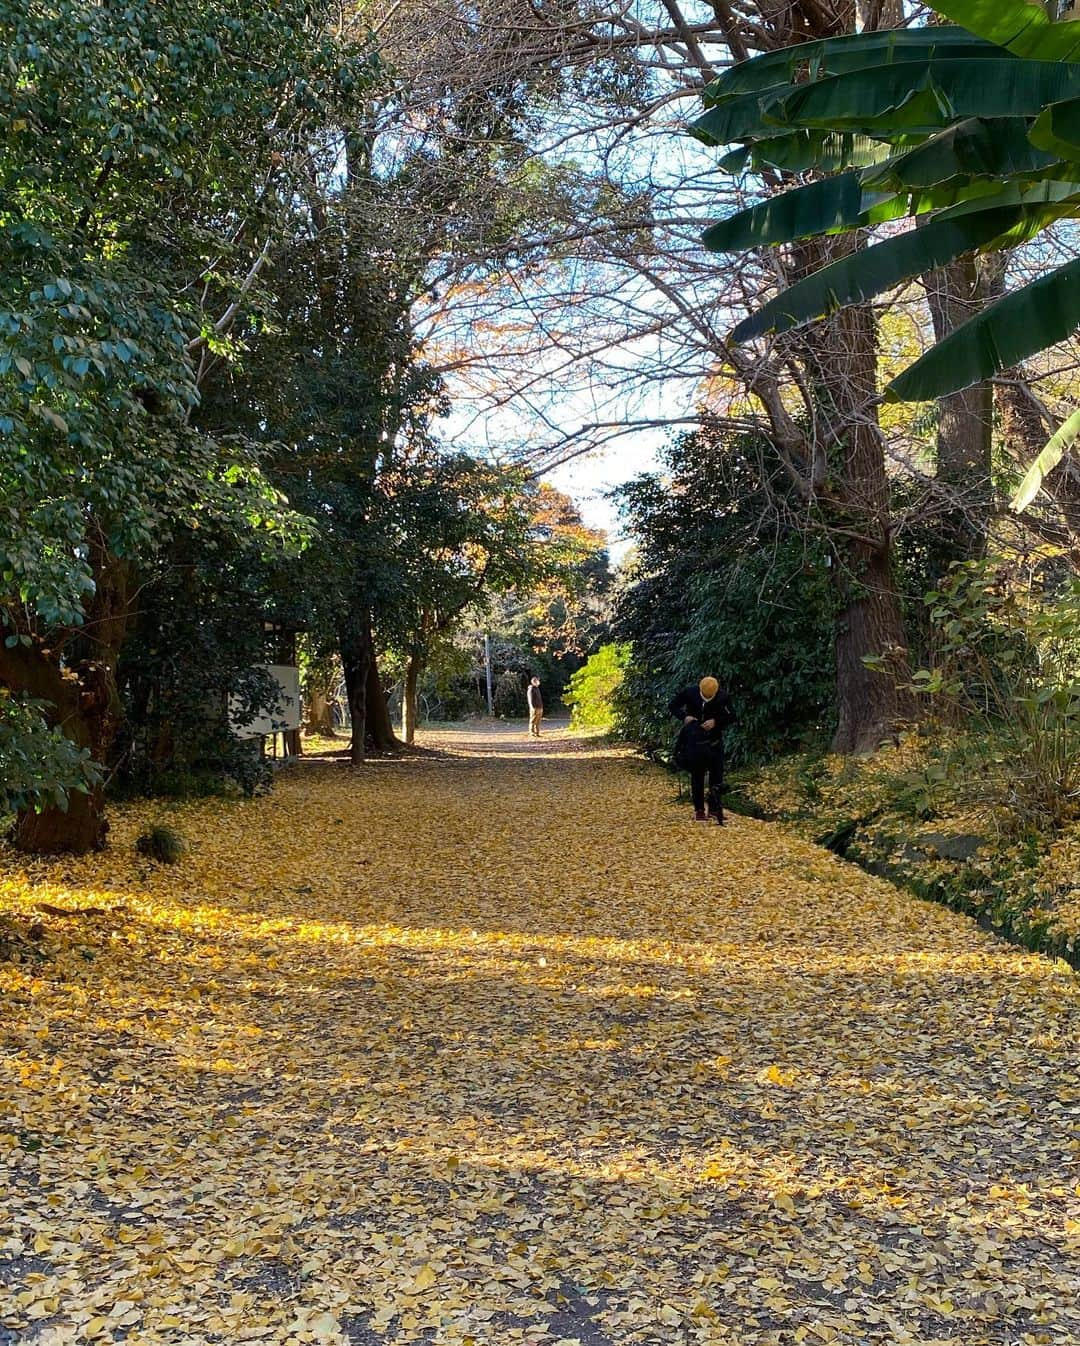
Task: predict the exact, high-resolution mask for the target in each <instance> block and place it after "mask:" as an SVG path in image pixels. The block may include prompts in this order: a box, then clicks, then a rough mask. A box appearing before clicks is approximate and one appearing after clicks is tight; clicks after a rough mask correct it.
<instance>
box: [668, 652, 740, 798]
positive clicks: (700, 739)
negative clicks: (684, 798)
mask: <svg viewBox="0 0 1080 1346" xmlns="http://www.w3.org/2000/svg"><path fill="white" fill-rule="evenodd" d="M668 711H669V712H670V713H671V714H672V715H675V716H677V717H678V718H679V719H680V720H682V722H683V727H682V729H680V730H679V737H678V738H677V739H676V741H675V764H676V766H681V767H682V768H683V769H684V770H686V771H689V773H690V796H691V798H692V799H693V801H694V820H695V821H696V822H699V823H705V822H708V821H709V820H710V818H711V819H713V820H714V821H715V822H717V823H720V824H721V825H722V824H723V821H724V808H723V802H722V800H721V791H722V789H723V784H724V730H725V729H727V727H728V726H729V725H732V724H734V723H735V707H734V706H733V705H732V703H731V697H730V695H729V694H728V693H727V691H725V690H724V688H723V687H721V686H720V684H719V682H718V681H717V680H716V678H712V677H706V678H702V679H701V681H700V682H699V683H698V684H697V686H696V687H695V686H690V687H684V688H683V689H682V691H681V692H677V693H676V694H675V696H674V697H672V699H671V704H670V705H669V706H668ZM706 777H707V778H708V786H709V788H708V800H709V809H708V812H706V809H705V798H706V795H705V781H706Z"/></svg>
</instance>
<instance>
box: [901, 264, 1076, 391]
mask: <svg viewBox="0 0 1080 1346" xmlns="http://www.w3.org/2000/svg"><path fill="white" fill-rule="evenodd" d="M1078 326H1080V259H1077V260H1076V261H1072V262H1068V263H1067V264H1066V265H1065V266H1063V267H1060V268H1059V269H1058V270H1056V271H1053V272H1051V273H1050V274H1049V275H1047V276H1042V277H1041V278H1040V279H1039V280H1036V281H1033V282H1032V283H1031V284H1030V285H1027V286H1025V287H1024V288H1023V289H1021V290H1014V291H1013V292H1012V293H1011V294H1007V295H1006V296H1005V297H1004V299H999V300H998V302H997V303H996V304H991V305H990V307H989V308H986V309H984V310H983V312H982V313H980V314H979V315H978V316H977V317H975V318H972V319H971V320H970V321H968V322H966V323H964V325H963V326H962V327H958V328H957V329H956V331H955V332H953V333H951V335H949V336H947V337H946V338H945V339H944V340H943V341H939V342H938V344H937V345H936V346H933V347H932V348H931V349H930V350H928V351H927V352H926V354H925V355H924V356H922V358H921V359H919V360H916V361H915V363H914V364H913V365H911V366H910V367H909V368H908V369H905V370H904V372H903V373H902V374H901V375H899V376H898V377H897V378H895V379H893V381H892V383H891V384H890V385H889V387H888V389H887V392H886V397H887V398H888V400H889V401H893V402H929V401H931V400H933V399H934V398H936V397H946V396H947V395H948V394H949V393H955V392H959V391H960V389H961V388H967V387H970V386H971V384H973V383H981V382H982V381H983V379H988V378H992V377H993V375H995V374H998V373H1000V372H1001V370H1003V369H1008V368H1010V367H1011V366H1012V365H1015V364H1019V363H1020V361H1021V360H1026V359H1028V358H1029V357H1030V356H1032V355H1035V354H1037V353H1038V352H1039V351H1043V350H1046V349H1047V348H1048V347H1050V346H1056V345H1057V343H1058V342H1059V341H1064V340H1065V339H1066V338H1067V337H1069V336H1071V335H1072V334H1073V332H1074V331H1075V330H1076V328H1077V327H1078Z"/></svg>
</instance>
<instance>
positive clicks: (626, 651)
mask: <svg viewBox="0 0 1080 1346" xmlns="http://www.w3.org/2000/svg"><path fill="white" fill-rule="evenodd" d="M630 656H631V650H630V646H629V645H616V644H614V643H609V644H607V645H601V646H600V648H599V649H598V650H597V651H596V653H595V654H594V655H591V656H590V657H589V659H588V660H587V661H586V662H585V663H584V664H583V665H582V667H581V668H579V669H578V670H577V672H576V673H573V674H571V677H570V683H569V689H568V691H567V692H566V693H565V694H564V695H563V701H564V702H565V703H566V705H568V706H569V707H570V711H571V716H570V718H571V723H572V724H573V725H574V727H575V728H582V729H613V728H614V726H615V718H616V697H617V696H618V693H619V691H620V689H621V688H622V683H623V678H624V677H625V676H626V670H627V668H628V667H629V664H630Z"/></svg>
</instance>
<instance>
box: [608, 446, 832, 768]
mask: <svg viewBox="0 0 1080 1346" xmlns="http://www.w3.org/2000/svg"><path fill="white" fill-rule="evenodd" d="M763 458H764V462H763ZM770 463H771V468H770V467H769V466H768V464H770ZM664 467H665V472H664V475H663V476H659V475H651V476H645V477H641V478H639V479H638V480H637V481H635V482H632V483H631V484H630V485H628V486H626V487H624V488H623V489H622V491H621V492H620V499H621V504H622V508H623V511H624V513H625V517H626V521H627V526H628V530H629V532H630V535H631V536H632V537H633V539H634V541H635V544H636V550H635V552H634V555H633V558H632V560H631V562H630V564H629V565H628V568H627V573H626V576H625V577H624V579H623V582H622V584H621V586H620V588H619V591H618V593H617V596H616V601H615V610H614V617H613V622H612V629H613V632H614V635H615V636H616V639H617V640H619V641H620V642H625V643H626V644H628V645H629V646H630V649H631V651H632V657H631V659H630V662H629V665H628V667H627V668H626V670H625V676H624V679H623V682H622V685H621V687H620V689H619V691H618V693H617V696H616V700H617V703H618V706H619V714H618V718H617V726H618V728H619V729H620V731H621V732H623V733H625V734H626V735H627V736H628V737H630V738H633V739H636V740H638V741H640V742H643V743H645V744H648V745H653V746H655V745H658V744H660V743H664V742H666V741H668V740H669V739H670V737H671V735H672V732H673V722H672V720H671V719H670V717H669V716H668V714H667V704H668V701H669V700H670V698H671V696H672V695H673V693H674V691H675V690H676V689H677V688H678V687H680V686H683V685H685V684H686V683H689V682H696V681H697V680H698V679H699V678H701V677H702V676H703V675H704V674H706V673H711V674H714V675H715V676H717V677H719V678H720V679H721V680H722V681H723V682H724V684H725V685H726V686H728V687H729V688H730V689H731V692H732V695H733V697H734V698H735V701H736V705H737V709H738V716H739V718H738V723H737V724H736V725H735V727H734V728H733V730H732V731H731V732H730V734H729V736H728V742H729V748H730V750H731V753H732V756H733V758H734V760H736V761H738V760H743V761H745V760H748V759H752V758H755V757H759V756H761V755H763V754H768V753H771V752H775V751H777V750H779V749H782V748H784V747H786V746H790V745H792V744H794V743H797V742H799V741H800V740H801V739H803V738H805V737H806V736H807V735H817V734H820V733H823V732H824V731H825V730H826V729H827V728H828V727H829V725H830V722H831V721H832V720H833V719H834V717H835V714H836V709H835V707H836V702H835V695H836V692H835V681H834V679H833V677H832V672H831V651H830V628H831V625H832V619H833V614H834V605H835V594H834V591H833V588H832V585H831V582H830V578H829V571H830V569H831V567H830V565H829V560H830V557H829V553H828V551H827V550H826V549H825V548H824V546H823V545H822V544H821V543H820V542H817V541H814V540H808V539H807V538H806V536H805V535H804V534H803V533H802V532H801V531H800V530H799V529H798V528H797V527H795V526H793V525H792V524H786V525H785V524H784V523H782V522H780V521H778V519H777V515H776V512H775V508H774V505H773V502H772V501H771V500H770V498H769V492H768V490H767V489H766V488H764V487H763V486H762V484H761V483H762V480H763V479H765V480H769V479H770V478H771V479H772V482H773V487H772V489H773V490H779V489H782V488H783V484H784V483H785V482H786V477H785V475H784V472H783V467H782V464H781V463H780V462H779V461H778V458H777V454H776V451H775V449H773V448H772V447H771V446H770V445H769V444H767V443H765V442H763V441H759V440H756V439H751V438H748V437H730V438H722V439H716V438H715V437H712V436H709V435H708V434H705V433H703V434H699V435H688V436H683V437H681V438H680V439H678V440H676V441H674V442H673V443H672V444H671V445H670V446H669V448H668V449H667V451H666V454H665V462H664Z"/></svg>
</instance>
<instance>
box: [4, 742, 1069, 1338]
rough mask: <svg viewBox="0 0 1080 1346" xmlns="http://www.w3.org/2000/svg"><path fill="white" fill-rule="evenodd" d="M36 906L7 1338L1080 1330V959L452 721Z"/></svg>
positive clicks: (305, 777)
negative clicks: (449, 728)
mask: <svg viewBox="0 0 1080 1346" xmlns="http://www.w3.org/2000/svg"><path fill="white" fill-rule="evenodd" d="M446 742H447V743H450V744H451V745H452V746H451V755H450V756H448V758H447V759H446V760H438V759H434V758H425V759H420V760H417V759H411V760H407V761H400V762H386V763H375V764H372V765H371V766H369V767H367V768H365V769H364V770H363V771H361V772H359V773H356V774H353V773H351V772H350V771H348V769H346V768H344V767H341V766H339V765H337V764H325V765H317V764H315V765H313V764H307V765H303V766H301V767H298V768H295V769H293V770H292V771H291V772H289V773H286V774H285V776H284V777H283V778H282V779H281V780H280V781H279V784H278V786H277V788H276V790H275V792H274V794H273V795H272V796H271V797H269V798H267V799H263V800H256V801H252V802H246V803H235V804H233V803H230V804H223V803H222V802H221V801H207V802H200V803H198V804H192V805H185V806H181V807H175V808H172V809H170V810H169V817H168V820H169V821H170V822H172V823H174V824H175V825H177V826H179V827H180V828H181V830H182V831H183V832H184V834H185V835H186V837H187V839H188V841H189V843H190V847H189V850H188V852H187V853H186V854H185V856H184V858H183V859H182V861H181V862H180V863H179V864H177V865H175V866H159V865H155V864H153V863H151V862H149V861H147V860H146V859H144V858H143V857H141V856H138V855H137V854H136V853H135V852H134V847H133V842H134V838H135V837H136V836H137V835H138V833H139V831H140V829H141V828H142V827H144V826H145V825H146V824H147V822H148V821H153V820H160V819H161V818H162V816H163V810H162V809H161V807H160V806H141V807H139V808H133V809H129V810H126V811H123V812H121V814H120V816H119V817H118V819H117V821H116V823H115V825H114V830H113V834H112V848H111V850H110V851H109V852H107V853H106V854H104V855H101V856H95V857H91V858H87V859H80V860H72V861H64V862H59V863H56V864H52V865H48V866H46V865H44V864H42V865H40V866H38V865H34V866H31V867H30V868H29V869H27V868H20V867H19V864H18V863H17V862H16V861H15V860H14V859H11V858H10V857H9V859H8V860H7V861H6V862H5V863H6V868H5V869H4V870H3V872H2V876H0V878H2V885H0V912H3V913H6V915H7V918H8V920H9V921H11V922H15V923H16V924H17V925H18V926H19V928H20V929H22V930H23V931H24V932H25V929H26V928H27V926H28V923H32V929H33V930H34V937H33V938H32V939H29V940H27V939H25V938H22V939H21V940H20V941H19V942H17V943H16V944H15V945H14V946H12V949H11V951H10V952H11V956H10V958H9V959H8V961H7V962H5V963H3V964H0V993H2V995H3V1002H2V1003H3V1028H2V1034H0V1037H2V1042H3V1078H2V1083H0V1157H2V1159H3V1163H4V1168H3V1170H2V1177H0V1182H2V1184H3V1186H2V1188H0V1342H3V1343H9V1342H20V1343H23V1342H25V1343H40V1344H41V1346H45V1344H47V1343H60V1342H82V1341H91V1342H129V1343H132V1344H133V1346H134V1344H138V1346H143V1344H144V1343H145V1344H146V1346H151V1344H152V1343H159V1342H161V1343H170V1344H171V1346H181V1344H182V1343H202V1342H221V1343H229V1344H231V1343H239V1342H248V1341H253V1342H258V1341H262V1342H275V1343H301V1342H337V1343H347V1342H352V1343H361V1344H363V1343H382V1342H417V1341H422V1342H439V1343H442V1342H445V1343H474V1344H475V1346H480V1344H481V1343H483V1344H485V1346H487V1344H490V1346H495V1344H496V1343H497V1344H498V1346H502V1344H503V1343H515V1342H523V1343H535V1346H541V1344H544V1343H546V1344H550V1343H561V1344H562V1346H572V1344H573V1343H580V1346H604V1343H620V1344H621V1343H637V1342H640V1343H657V1344H660V1343H663V1344H664V1346H669V1344H670V1346H680V1344H682V1343H686V1344H687V1346H689V1344H690V1343H732V1346H735V1344H736V1343H737V1344H738V1346H757V1344H758V1343H762V1344H764V1343H776V1346H780V1344H781V1343H797V1342H807V1343H810V1346H816V1344H817V1343H820V1342H837V1343H851V1344H852V1346H855V1344H856V1343H858V1344H859V1346H862V1344H864V1343H878V1342H880V1343H890V1344H891V1343H908V1342H911V1343H914V1342H919V1343H927V1344H929V1343H936V1342H950V1343H952V1342H955V1343H961V1342H962V1343H964V1346H978V1344H979V1343H1001V1344H1002V1346H1004V1344H1005V1343H1009V1344H1010V1346H1012V1344H1014V1343H1043V1342H1045V1343H1054V1344H1055V1346H1059V1344H1060V1343H1077V1342H1080V1302H1078V1298H1080V1297H1078V1290H1080V1196H1078V1191H1080V1186H1078V1185H1080V1127H1078V1119H1080V1076H1078V1071H1077V1063H1078V1060H1080V1050H1078V1048H1080V983H1078V981H1077V979H1076V978H1075V977H1074V975H1073V974H1072V973H1070V972H1069V971H1068V970H1067V969H1065V967H1064V966H1063V965H1060V964H1054V963H1052V962H1050V961H1048V960H1045V959H1042V958H1039V957H1037V956H1034V955H1028V954H1023V953H1021V952H1019V951H1017V950H1015V949H1013V948H1011V947H1009V946H1007V945H1004V944H1002V943H999V942H997V941H995V940H994V939H992V938H991V937H990V936H988V935H986V934H984V933H982V932H981V931H980V930H979V929H978V928H977V927H975V926H974V925H973V924H971V923H970V922H968V921H966V920H965V919H964V918H962V917H959V916H955V915H953V914H951V913H949V912H947V911H945V910H943V909H941V908H938V907H933V906H930V905H926V904H923V903H920V902H918V901H916V900H914V899H912V898H910V897H907V896H904V895H903V894H901V893H900V892H898V891H896V890H894V889H893V888H891V887H889V886H887V885H886V884H885V883H883V882H880V881H878V880H876V879H873V878H871V877H869V876H867V875H865V874H863V873H861V872H860V871H858V870H856V869H854V868H850V867H846V866H845V865H844V864H843V863H842V862H840V861H838V860H836V859H835V858H834V857H833V856H831V855H829V854H827V853H825V852H824V851H820V850H817V849H815V848H813V847H812V846H810V845H809V844H806V843H804V842H802V841H799V840H798V839H796V838H794V837H793V836H792V835H791V834H790V833H787V832H785V831H783V830H782V829H780V828H778V827H775V826H767V825H765V824H761V823H756V822H752V821H748V820H745V819H741V818H735V819H732V820H731V822H730V825H729V827H728V828H727V829H725V830H723V831H721V830H720V829H719V828H712V827H700V826H695V825H693V824H691V823H689V822H688V821H687V816H688V813H687V809H686V808H685V806H684V807H681V808H678V809H676V808H673V807H672V805H671V786H670V782H669V781H668V780H666V779H665V778H663V777H662V776H660V775H659V774H657V773H652V772H649V771H645V770H643V769H641V768H639V767H637V766H635V765H634V764H632V763H630V762H628V761H627V760H625V759H624V758H621V757H619V756H618V755H617V754H616V753H613V752H610V751H605V750H602V749H599V748H595V747H590V746H589V745H587V744H584V745H581V744H575V743H574V742H573V741H571V740H564V741H562V742H559V741H557V740H556V741H552V740H549V741H547V742H543V743H541V745H540V746H539V747H537V748H536V749H533V748H527V747H526V745H525V744H523V743H522V744H520V750H519V751H517V752H515V751H511V750H509V749H508V747H507V746H506V744H508V743H509V740H508V739H506V738H505V737H503V738H496V739H493V740H491V741H486V740H482V739H479V738H476V739H472V740H470V739H468V738H467V737H465V736H462V735H456V736H447V738H446Z"/></svg>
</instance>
